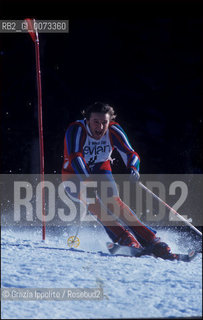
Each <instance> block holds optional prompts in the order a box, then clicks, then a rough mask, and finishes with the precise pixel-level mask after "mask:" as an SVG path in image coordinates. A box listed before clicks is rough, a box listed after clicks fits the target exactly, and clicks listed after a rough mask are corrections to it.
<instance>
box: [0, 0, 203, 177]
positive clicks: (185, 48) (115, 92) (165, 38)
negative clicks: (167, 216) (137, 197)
mask: <svg viewBox="0 0 203 320" xmlns="http://www.w3.org/2000/svg"><path fill="white" fill-rule="evenodd" d="M163 2H164V1H163ZM163 2H155V1H150V2H149V1H142V2H138V1H125V0H123V1H94V2H90V1H85V0H84V1H83V2H79V1H77V0H75V1H74V2H73V1H68V0H67V1H66V2H62V1H61V2H60V1H58V2H50V1H44V3H45V6H44V7H43V6H42V2H41V3H39V2H38V1H35V2H33V1H29V5H28V3H21V4H20V3H19V2H18V4H19V5H17V6H15V7H14V5H13V4H12V5H11V2H9V1H7V2H6V3H2V8H1V9H2V10H1V19H24V18H26V17H34V18H35V19H39V20H40V19H69V23H70V25H69V26H70V31H69V33H68V34H65V35H64V34H40V35H39V39H40V58H41V76H42V98H43V126H44V144H45V173H60V172H61V166H62V161H63V139H64V134H65V130H66V128H67V126H68V124H69V123H70V122H71V121H74V120H76V119H81V113H80V111H81V110H82V109H83V108H85V107H86V106H87V105H89V104H90V103H92V102H94V101H98V100H99V101H104V102H108V103H110V104H112V105H113V106H114V107H115V109H116V112H117V115H118V117H117V121H118V122H119V123H120V124H121V125H122V127H123V128H124V130H125V131H126V133H127V135H128V137H129V139H130V142H131V144H132V145H133V147H134V149H135V151H137V152H138V153H139V155H140V157H141V169H140V171H141V173H203V139H202V138H203V122H202V121H203V105H202V80H203V79H202V76H203V68H202V62H203V41H202V40H203V39H202V35H203V16H202V10H201V9H202V8H201V6H200V2H197V1H171V2H167V1H165V2H164V3H163ZM1 40H2V41H1V51H0V55H1V66H2V67H1V88H2V90H1V95H2V98H1V105H2V107H1V144H2V147H1V173H11V172H12V173H38V172H39V170H40V169H39V145H38V144H39V140H38V120H37V87H36V70H35V49H34V43H33V42H32V40H31V38H30V36H29V35H28V34H1ZM113 171H114V172H116V173H117V172H119V171H123V172H124V171H125V170H124V167H123V165H122V163H121V162H120V160H117V161H116V162H115V163H114V167H113Z"/></svg>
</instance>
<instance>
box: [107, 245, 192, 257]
mask: <svg viewBox="0 0 203 320" xmlns="http://www.w3.org/2000/svg"><path fill="white" fill-rule="evenodd" d="M106 245H107V248H108V250H109V252H110V253H111V254H112V255H116V256H127V257H141V256H146V255H151V254H150V252H149V251H148V250H146V249H145V248H135V247H127V246H121V245H119V244H117V243H113V242H107V243H106ZM196 255H197V252H196V251H195V250H191V251H189V252H188V254H183V253H178V254H171V255H169V256H168V257H167V258H165V260H171V261H173V260H178V261H184V262H189V261H191V260H192V259H194V257H195V256H196Z"/></svg>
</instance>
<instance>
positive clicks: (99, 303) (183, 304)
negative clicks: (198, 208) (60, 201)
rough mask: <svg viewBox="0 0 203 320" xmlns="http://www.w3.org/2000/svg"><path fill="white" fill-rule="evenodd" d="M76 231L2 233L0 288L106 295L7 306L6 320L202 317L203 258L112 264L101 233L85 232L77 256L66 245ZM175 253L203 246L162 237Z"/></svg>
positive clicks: (177, 236)
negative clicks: (74, 290) (97, 291)
mask: <svg viewBox="0 0 203 320" xmlns="http://www.w3.org/2000/svg"><path fill="white" fill-rule="evenodd" d="M74 232H76V230H72V231H70V230H68V229H67V230H66V229H60V231H59V230H47V233H46V240H45V241H42V240H41V238H42V235H41V230H40V228H39V229H34V228H24V229H23V228H22V229H19V228H18V229H9V228H2V232H1V244H2V247H1V258H2V259H1V272H2V278H1V287H2V288H3V289H5V288H98V287H100V288H102V290H103V295H104V296H103V299H101V300H65V301H56V300H55V301H54V300H53V301H45V300H40V301H38V300H36V301H8V300H2V306H1V316H2V319H8V318H9V319H59V318H61V319H84V318H86V319H95V318H97V319H102V318H123V319H124V318H125V319H126V318H149V319H152V318H159V317H167V318H168V317H175V318H176V317H181V318H182V317H201V316H202V254H201V253H199V254H198V255H197V256H196V257H195V258H194V260H192V261H191V262H180V261H165V260H162V259H160V258H159V259H156V258H154V257H151V256H146V257H141V258H133V257H121V256H117V257H116V256H111V255H110V254H108V251H107V249H106V241H109V238H108V236H107V235H106V234H105V232H104V231H103V230H101V229H98V228H93V227H92V228H87V227H83V228H81V229H80V231H79V233H78V238H79V240H80V245H79V247H78V248H77V249H78V251H76V250H75V251H74V250H69V248H68V245H67V239H68V238H69V237H70V236H71V235H74ZM158 235H159V236H161V237H162V239H163V240H164V241H166V242H168V243H169V245H170V246H171V249H172V250H173V252H176V253H177V252H178V253H179V252H181V253H186V252H187V251H188V249H191V248H193V247H197V246H199V245H200V243H199V242H198V241H197V240H194V239H193V238H191V237H190V235H188V234H185V233H182V232H177V231H167V230H164V231H161V230H160V231H159V232H158Z"/></svg>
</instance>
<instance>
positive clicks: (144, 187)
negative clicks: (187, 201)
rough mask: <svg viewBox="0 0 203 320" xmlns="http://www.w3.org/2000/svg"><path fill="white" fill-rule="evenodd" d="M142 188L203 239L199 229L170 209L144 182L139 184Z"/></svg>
mask: <svg viewBox="0 0 203 320" xmlns="http://www.w3.org/2000/svg"><path fill="white" fill-rule="evenodd" d="M138 184H139V185H140V187H142V188H143V189H145V190H146V191H147V192H149V193H150V194H151V195H152V196H153V197H154V198H156V199H157V200H158V201H160V202H161V203H162V204H163V205H164V206H165V207H167V208H168V209H169V210H170V211H171V212H172V213H173V214H175V215H176V216H177V217H178V218H179V219H180V220H182V221H183V222H184V223H185V224H187V225H188V226H189V227H190V228H191V229H193V230H194V231H195V232H196V233H198V234H199V235H200V236H201V237H202V232H200V231H199V230H198V229H197V228H195V227H194V226H193V225H192V224H191V223H190V222H189V221H187V220H186V219H185V218H183V217H182V216H181V215H180V214H179V213H178V212H177V211H176V210H175V209H173V208H172V207H170V206H169V205H168V204H167V203H166V202H165V201H163V200H162V199H161V198H159V197H158V196H157V195H156V194H155V193H153V192H152V191H151V190H150V189H148V188H147V187H146V186H145V185H144V184H143V183H142V182H140V181H139V183H138Z"/></svg>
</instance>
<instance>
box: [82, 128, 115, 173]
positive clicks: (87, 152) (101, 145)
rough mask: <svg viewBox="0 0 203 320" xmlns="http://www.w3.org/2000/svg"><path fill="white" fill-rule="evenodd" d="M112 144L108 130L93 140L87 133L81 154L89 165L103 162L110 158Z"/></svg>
mask: <svg viewBox="0 0 203 320" xmlns="http://www.w3.org/2000/svg"><path fill="white" fill-rule="evenodd" d="M111 153H112V146H111V142H110V138H109V131H107V132H106V134H105V135H104V136H103V137H102V138H101V139H100V140H95V139H93V138H92V137H91V136H89V135H88V134H87V137H86V140H85V143H84V146H83V155H84V158H85V161H86V163H87V164H88V165H89V167H91V166H93V165H94V164H95V163H98V162H104V161H107V160H108V159H110V156H111Z"/></svg>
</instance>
